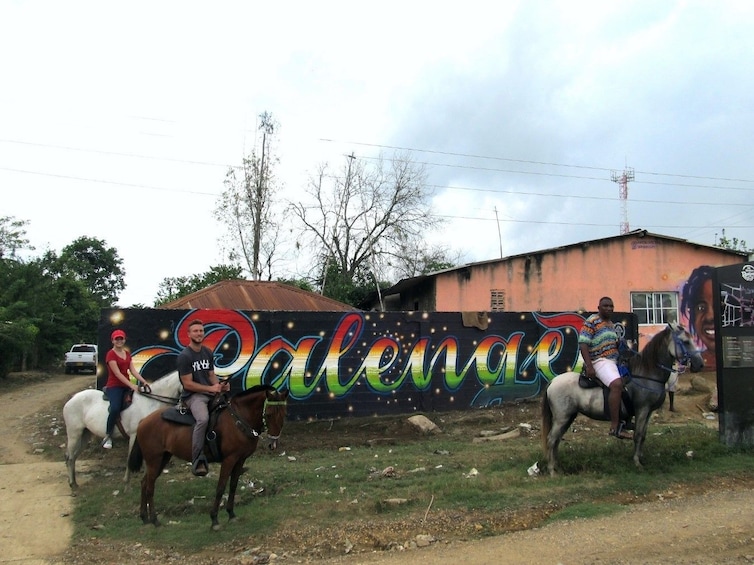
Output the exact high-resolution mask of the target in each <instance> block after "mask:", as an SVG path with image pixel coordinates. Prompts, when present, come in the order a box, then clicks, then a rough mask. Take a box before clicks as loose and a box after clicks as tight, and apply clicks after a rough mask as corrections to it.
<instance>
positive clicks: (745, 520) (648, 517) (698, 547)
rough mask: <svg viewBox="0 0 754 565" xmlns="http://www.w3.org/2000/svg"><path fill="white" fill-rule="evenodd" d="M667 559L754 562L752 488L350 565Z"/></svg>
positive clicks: (593, 563)
mask: <svg viewBox="0 0 754 565" xmlns="http://www.w3.org/2000/svg"><path fill="white" fill-rule="evenodd" d="M409 560H410V562H411V563H412V564H413V565H422V564H427V565H429V564H431V565H455V564H457V563H463V564H464V565H487V564H489V563H496V564H498V565H525V564H533V565H534V564H536V565H540V564H542V565H557V564H562V565H572V564H576V563H578V564H580V565H597V564H601V565H604V564H607V563H609V564H611V565H623V564H634V563H641V564H643V565H661V564H662V565H666V564H667V563H693V564H697V565H707V564H710V565H711V564H718V565H725V564H733V563H752V562H754V491H736V492H730V491H721V492H715V493H710V494H707V495H703V496H694V497H690V498H686V499H680V498H679V499H672V500H666V501H658V502H653V503H649V504H642V505H637V506H634V507H632V508H631V509H630V510H627V511H626V512H623V513H621V514H617V515H614V516H612V517H608V518H600V519H591V520H573V521H567V522H556V523H554V524H551V525H548V526H546V527H544V528H540V529H536V530H528V531H523V532H516V533H513V534H506V535H502V536H497V537H493V538H487V539H483V540H479V541H470V542H454V543H452V544H448V545H443V544H432V545H431V546H430V547H427V548H424V549H421V550H415V551H411V552H410V553H407V552H402V553H387V554H385V553H383V554H372V555H370V556H368V557H361V556H359V557H358V558H355V559H350V560H349V559H347V558H343V559H342V560H338V561H333V563H343V564H346V563H347V564H348V565H367V564H369V565H402V564H403V563H406V562H407V561H409Z"/></svg>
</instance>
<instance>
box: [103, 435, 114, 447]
mask: <svg viewBox="0 0 754 565" xmlns="http://www.w3.org/2000/svg"><path fill="white" fill-rule="evenodd" d="M102 448H103V449H112V448H113V440H111V439H110V436H106V437H105V439H104V440H103V441H102Z"/></svg>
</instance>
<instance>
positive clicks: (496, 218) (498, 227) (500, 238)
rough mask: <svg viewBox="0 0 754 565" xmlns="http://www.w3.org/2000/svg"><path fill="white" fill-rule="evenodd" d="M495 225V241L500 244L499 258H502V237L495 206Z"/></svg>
mask: <svg viewBox="0 0 754 565" xmlns="http://www.w3.org/2000/svg"><path fill="white" fill-rule="evenodd" d="M495 223H496V224H497V240H498V241H499V242H500V258H501V259H502V258H503V236H502V235H501V234H500V220H499V219H498V217H497V206H495Z"/></svg>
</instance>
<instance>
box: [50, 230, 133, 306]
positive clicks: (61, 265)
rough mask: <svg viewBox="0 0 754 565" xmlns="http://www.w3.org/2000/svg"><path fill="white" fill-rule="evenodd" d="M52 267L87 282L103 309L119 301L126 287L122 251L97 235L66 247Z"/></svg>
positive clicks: (82, 238) (64, 274) (79, 239)
mask: <svg viewBox="0 0 754 565" xmlns="http://www.w3.org/2000/svg"><path fill="white" fill-rule="evenodd" d="M51 269H52V270H57V271H58V272H59V273H60V274H61V275H62V276H66V277H69V278H73V279H75V280H79V281H81V282H83V283H84V285H85V286H86V288H88V289H89V291H90V292H91V293H92V295H93V296H94V297H95V298H96V300H97V303H98V304H99V306H100V307H101V308H109V307H111V306H112V305H114V304H116V303H117V302H118V296H120V293H121V292H123V289H124V288H125V287H126V283H125V282H124V277H125V275H126V272H125V270H124V269H123V260H122V259H121V258H120V257H119V256H118V251H117V250H116V249H115V248H114V247H107V244H106V243H105V241H104V240H101V239H96V238H93V237H86V236H82V237H80V238H78V239H76V240H75V241H74V242H73V243H71V244H70V245H67V246H66V247H64V248H63V251H62V252H61V253H60V257H59V258H57V261H56V262H54V263H53V265H51Z"/></svg>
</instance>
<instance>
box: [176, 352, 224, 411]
mask: <svg viewBox="0 0 754 565" xmlns="http://www.w3.org/2000/svg"><path fill="white" fill-rule="evenodd" d="M176 366H177V368H178V376H181V375H188V374H189V373H191V378H192V379H193V380H194V382H195V383H199V384H202V385H207V386H209V385H211V384H212V382H211V381H210V380H209V372H210V371H214V370H215V362H214V360H213V358H212V352H211V351H210V350H209V348H208V347H204V346H202V348H201V349H200V350H199V351H194V350H193V349H191V348H190V347H186V348H185V349H184V350H183V351H181V352H180V353H179V354H178V360H177V362H176ZM192 394H193V393H192V392H189V391H187V390H186V389H184V390H183V393H182V394H181V398H188V397H189V396H191V395H192Z"/></svg>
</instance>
